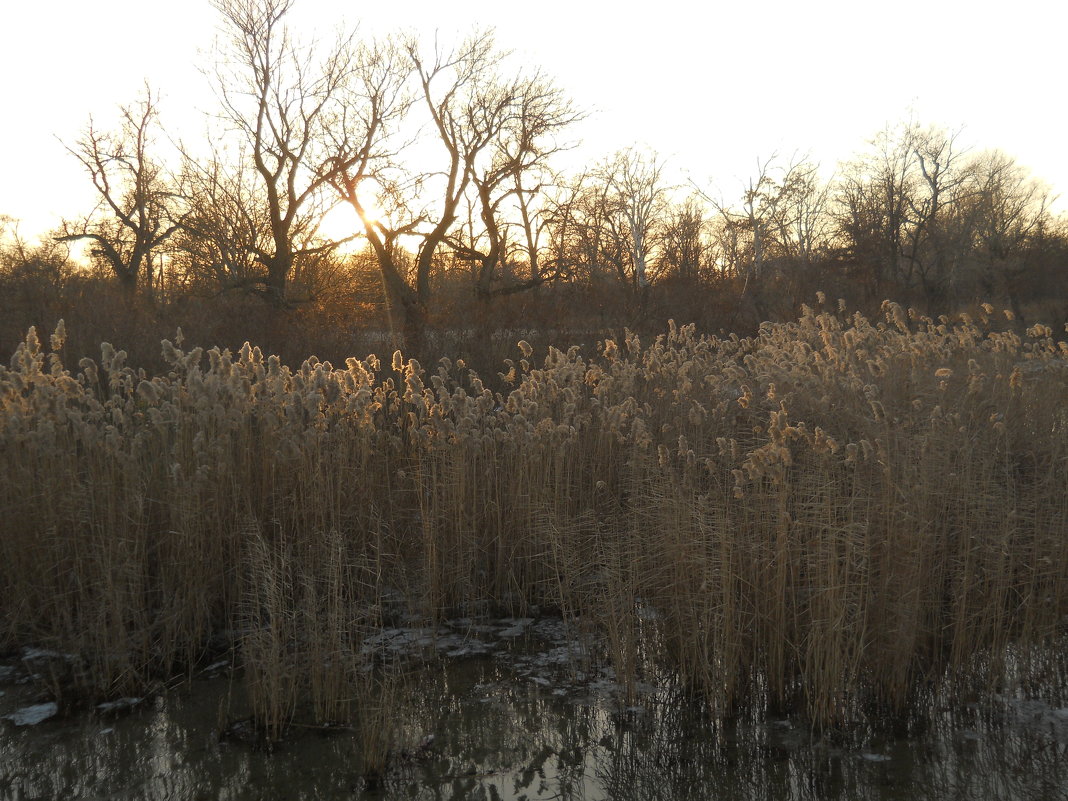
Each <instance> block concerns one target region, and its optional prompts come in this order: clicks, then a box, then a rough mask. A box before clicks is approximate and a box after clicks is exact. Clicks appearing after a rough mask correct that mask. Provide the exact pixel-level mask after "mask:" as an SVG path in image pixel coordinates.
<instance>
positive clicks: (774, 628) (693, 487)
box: [0, 303, 1068, 737]
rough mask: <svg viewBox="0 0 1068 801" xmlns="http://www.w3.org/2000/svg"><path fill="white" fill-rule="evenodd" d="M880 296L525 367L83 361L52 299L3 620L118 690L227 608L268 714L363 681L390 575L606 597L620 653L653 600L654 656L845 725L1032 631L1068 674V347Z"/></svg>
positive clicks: (11, 447)
mask: <svg viewBox="0 0 1068 801" xmlns="http://www.w3.org/2000/svg"><path fill="white" fill-rule="evenodd" d="M884 312H885V319H884V320H881V321H874V322H872V321H869V320H867V319H865V318H863V317H862V316H860V315H850V314H847V313H846V312H845V310H844V309H842V308H839V309H836V310H830V309H821V310H811V309H806V310H805V313H804V315H803V316H802V317H801V319H800V320H798V321H797V322H795V323H790V324H765V325H764V326H763V327H762V328H761V330H760V333H759V334H758V335H757V336H755V337H752V338H739V337H736V336H731V337H729V338H716V337H703V336H698V335H697V334H696V332H695V331H694V330H693V329H692V328H688V327H684V328H676V327H675V326H674V325H672V326H671V327H670V330H669V332H668V333H667V334H666V335H664V336H662V337H659V338H658V339H657V340H656V341H655V342H653V343H651V344H649V345H647V346H643V345H642V344H641V343H640V342H639V341H638V339H637V337H635V336H633V335H629V336H628V337H627V338H626V339H625V340H624V341H621V342H615V341H611V340H609V341H606V342H605V343H603V345H602V346H601V348H600V349H599V351H598V353H596V354H592V355H590V356H588V357H587V356H584V355H583V354H582V353H581V352H580V351H579V349H578V348H571V349H569V350H567V351H560V350H556V349H553V348H550V349H549V351H548V353H547V354H546V355H545V357H544V359H542V360H541V362H540V363H538V362H536V361H535V360H534V358H533V353H532V352H531V350H530V347H529V346H528V345H526V343H524V342H521V343H520V354H519V355H520V358H519V359H517V360H516V361H514V362H512V361H508V362H506V364H505V369H504V372H502V374H501V376H500V377H501V380H502V382H505V384H506V385H507V386H509V387H510V389H509V390H507V391H504V392H493V391H491V390H490V389H489V388H487V387H486V386H485V385H484V384H483V382H482V381H481V380H480V379H479V377H478V376H477V375H475V374H474V373H473V372H472V371H470V370H469V369H468V368H467V367H466V366H465V365H464V364H463V363H462V362H456V363H453V362H450V361H448V360H442V362H441V363H440V364H438V365H436V366H435V367H434V368H433V369H430V370H427V369H424V368H423V367H422V366H421V365H419V364H418V363H416V362H414V361H406V360H404V359H403V357H402V356H401V355H400V354H396V355H395V356H394V358H393V360H392V363H391V364H390V365H388V366H383V365H380V364H379V363H378V360H377V359H376V358H374V357H373V356H372V357H368V358H366V359H364V360H358V359H349V360H348V362H347V363H346V366H345V367H344V368H335V367H333V366H332V365H330V364H329V363H323V362H319V361H318V360H316V359H314V358H311V359H309V360H307V361H305V362H304V363H303V364H302V365H301V366H300V367H299V368H298V369H295V370H291V369H290V368H288V367H286V366H285V365H283V364H281V363H280V362H279V360H278V359H277V358H274V357H265V356H264V355H263V354H262V353H261V352H260V351H259V350H258V349H257V348H254V347H251V346H249V345H246V346H245V347H243V348H242V349H241V350H240V351H239V352H238V353H230V352H229V351H220V350H218V349H212V350H210V351H208V352H207V353H203V352H202V351H200V350H199V349H195V350H192V351H190V352H184V351H182V350H181V349H180V348H179V346H178V345H177V344H174V343H171V342H164V343H163V354H164V357H165V359H166V360H167V363H168V364H169V365H170V369H169V370H168V372H166V373H165V374H162V375H156V376H148V375H145V374H144V373H143V372H141V371H136V370H133V369H131V368H129V367H127V366H126V365H125V354H123V353H122V352H121V351H120V352H116V351H115V350H114V349H113V348H112V347H111V346H109V345H107V344H105V345H103V346H102V348H101V359H100V361H99V362H94V361H92V360H88V359H83V360H82V361H81V362H80V364H79V365H78V368H77V370H72V369H70V368H68V367H66V366H65V365H64V364H63V362H62V358H61V356H62V349H63V337H64V332H63V330H62V327H61V328H60V329H59V330H57V332H56V334H55V335H54V336H53V338H52V342H51V345H52V347H51V349H46V348H43V347H42V346H41V343H40V342H39V341H38V338H37V335H36V333H35V332H34V331H33V330H31V331H30V332H29V333H28V335H27V337H26V340H25V342H24V343H23V344H22V345H21V346H20V348H19V349H18V351H17V353H16V354H15V356H14V358H13V359H12V363H11V366H10V368H0V410H2V417H0V465H2V469H3V475H4V476H5V480H4V482H3V485H2V487H0V508H2V511H3V520H4V522H3V532H2V534H3V536H2V538H0V609H2V610H3V611H2V612H0V646H2V647H4V648H8V649H10V648H13V647H16V646H19V645H25V644H35V645H40V646H44V647H48V648H51V649H54V650H56V651H61V652H63V653H68V654H72V655H74V657H75V664H76V666H77V669H76V670H74V671H73V679H71V681H72V682H73V685H74V686H73V689H74V690H75V691H76V692H81V693H88V694H90V695H100V696H102V695H114V694H128V693H130V692H132V691H133V690H134V689H136V688H137V687H143V686H145V685H146V684H147V683H148V682H149V681H151V680H152V678H153V677H155V676H159V675H169V674H173V673H174V672H175V671H178V670H182V669H186V668H189V667H191V666H192V665H193V664H195V663H196V661H197V660H198V659H200V658H201V657H202V656H203V655H204V654H205V653H206V652H207V651H208V650H209V649H210V647H211V643H212V642H213V638H216V639H217V638H218V637H219V635H223V634H227V636H228V637H229V639H230V641H231V642H233V643H234V644H236V645H237V646H238V648H239V650H240V653H241V657H242V660H243V664H244V667H245V676H246V684H247V687H248V692H249V696H250V699H251V701H252V705H253V708H254V710H255V712H256V715H257V718H258V720H259V721H260V722H261V725H263V726H264V728H265V729H266V730H267V731H268V732H269V736H271V737H276V736H278V735H279V734H280V732H281V731H282V729H283V728H284V726H285V724H286V722H287V721H288V720H289V719H290V718H291V717H292V715H293V712H294V709H295V708H296V707H297V705H298V704H299V703H301V701H302V699H305V698H306V699H308V700H310V702H311V705H312V707H313V709H314V715H315V716H316V719H317V720H320V721H322V722H336V721H338V720H342V719H346V718H350V717H352V716H354V715H358V714H359V712H358V710H356V709H355V708H354V704H353V699H355V698H357V697H358V696H359V695H360V693H359V687H360V686H361V681H362V680H361V678H360V676H361V674H360V672H359V670H360V668H359V664H358V663H359V650H360V641H361V637H362V635H363V634H364V633H365V632H366V631H368V630H369V629H370V628H373V627H374V626H375V625H377V624H378V623H379V622H381V610H382V608H383V598H384V597H385V596H386V595H387V594H393V595H398V594H399V595H400V596H402V597H405V598H407V599H409V601H410V603H411V604H412V605H413V607H414V609H415V611H417V612H419V613H421V614H423V615H425V616H426V617H427V618H430V619H437V618H440V617H441V616H442V615H445V614H448V613H449V612H451V611H452V610H455V609H457V608H460V607H463V606H465V605H467V604H472V603H475V602H487V601H488V602H491V603H493V604H496V605H497V606H499V607H502V608H506V609H509V610H515V611H521V610H523V609H525V608H526V607H527V606H528V605H530V604H539V605H542V606H549V607H556V608H560V609H562V610H563V611H564V612H565V613H567V614H571V615H577V616H582V617H583V618H585V619H587V620H595V621H598V622H599V623H600V625H601V627H602V629H603V630H605V631H606V632H607V634H608V635H609V637H608V639H609V642H610V645H611V648H610V650H611V656H612V660H613V663H614V664H615V666H616V669H617V671H618V672H619V673H620V679H621V681H622V682H623V684H624V686H626V687H633V682H634V680H635V677H636V675H637V672H638V671H639V669H640V662H641V658H640V656H641V654H642V653H644V652H643V651H642V648H643V645H642V640H643V635H642V633H641V632H642V626H643V623H642V621H641V620H639V612H640V611H641V609H639V606H641V607H642V608H644V609H654V610H655V611H656V638H655V640H656V642H658V643H662V650H663V653H661V654H659V655H657V658H658V659H660V660H661V661H663V662H665V663H666V664H668V665H670V666H671V667H672V668H673V669H675V670H677V671H678V673H679V675H680V676H681V677H682V678H683V679H684V680H685V682H686V683H687V684H688V685H690V686H693V687H695V688H697V689H699V690H700V691H701V692H702V693H704V695H705V696H706V697H707V698H708V700H709V702H710V703H711V704H712V706H713V708H714V709H716V710H718V712H719V713H720V714H730V713H731V712H732V711H733V710H735V709H737V708H739V706H740V705H744V704H747V703H758V704H764V705H769V706H776V707H786V708H795V707H796V708H803V709H804V710H806V711H807V713H808V714H809V716H810V717H811V718H812V719H813V720H814V721H816V722H819V723H822V724H837V723H844V722H847V721H849V720H851V719H855V716H856V715H858V714H859V713H862V712H863V711H864V710H871V709H878V710H887V709H889V710H902V709H904V708H906V707H907V706H908V704H909V703H910V701H911V700H912V699H914V698H917V697H919V695H921V694H922V693H924V692H927V691H929V689H930V688H931V687H933V686H934V687H943V688H948V689H949V690H950V691H951V692H956V691H957V690H960V691H964V689H965V688H968V687H971V688H974V687H976V686H980V687H993V686H996V685H998V683H999V682H1001V681H1003V679H1004V678H1005V675H1006V671H1007V669H1008V662H1007V661H1006V660H1007V658H1008V657H1007V654H1009V652H1010V651H1012V652H1013V653H1015V654H1017V655H1027V654H1033V655H1035V660H1034V663H1035V665H1041V666H1043V667H1042V669H1043V670H1045V671H1047V673H1052V674H1053V675H1060V676H1064V675H1065V670H1064V666H1063V664H1059V663H1058V665H1059V666H1054V667H1053V668H1051V667H1050V666H1049V652H1048V650H1045V651H1044V650H1043V649H1044V648H1048V646H1050V645H1051V644H1053V643H1054V642H1056V641H1057V639H1058V638H1059V637H1063V636H1064V628H1065V620H1066V615H1068V548H1066V547H1065V543H1066V541H1068V406H1066V405H1065V403H1064V398H1065V397H1066V389H1068V346H1066V345H1065V344H1064V342H1062V341H1059V340H1058V339H1056V338H1055V337H1054V336H1053V332H1052V331H1051V330H1050V329H1049V328H1046V327H1044V326H1036V327H1034V328H1032V329H1030V330H1029V332H1028V334H1027V336H1026V337H1024V338H1021V337H1020V336H1017V335H1016V334H1014V333H1012V332H1011V331H1002V330H998V328H997V327H996V326H995V325H994V321H993V320H987V319H982V320H978V321H975V320H971V319H967V318H962V319H960V320H956V321H950V320H948V319H945V318H942V319H939V320H929V319H925V318H921V317H918V316H917V315H915V314H913V313H911V312H908V311H906V310H904V309H902V308H901V307H899V306H897V305H896V304H891V303H887V304H885V305H884ZM639 599H640V600H639ZM1040 654H1041V657H1039V655H1040ZM1055 661H1056V660H1055ZM1062 661H1063V657H1062ZM1024 662H1026V660H1024ZM1019 664H1021V660H1020V658H1016V660H1015V661H1014V662H1013V665H1016V666H1018V665H1019ZM1014 669H1018V668H1015V667H1014ZM1036 669H1037V668H1036ZM1024 672H1025V673H1026V669H1025V670H1024ZM955 688H956V689H955ZM1061 689H1062V690H1063V689H1064V688H1061ZM357 706H358V704H357Z"/></svg>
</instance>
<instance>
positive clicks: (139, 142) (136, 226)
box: [56, 85, 184, 294]
mask: <svg viewBox="0 0 1068 801" xmlns="http://www.w3.org/2000/svg"><path fill="white" fill-rule="evenodd" d="M157 104H158V97H157V96H156V95H154V94H153V93H152V90H151V89H150V88H149V87H148V86H147V85H146V87H145V93H144V96H143V97H142V98H141V99H140V100H138V101H137V102H136V103H134V104H132V105H129V106H122V107H121V122H120V126H119V130H118V131H117V132H104V131H100V130H98V129H97V128H96V127H95V126H94V124H93V121H92V120H91V119H90V121H89V124H88V125H87V126H86V129H85V131H84V132H83V133H82V135H81V137H80V138H79V139H78V141H77V142H76V143H75V144H74V145H73V146H71V147H68V148H67V149H68V150H69V151H70V152H71V153H72V154H73V155H74V156H75V157H76V158H77V159H78V161H80V162H81V164H82V166H83V167H85V169H86V171H87V172H88V173H89V176H90V178H91V179H92V181H93V186H94V187H95V188H96V192H97V195H98V196H99V202H98V203H97V206H96V208H95V209H94V210H93V211H92V212H91V213H90V214H88V215H87V216H86V217H84V218H82V219H81V220H80V221H78V222H72V221H64V222H63V224H62V228H61V232H60V234H59V235H58V236H57V237H56V239H57V241H60V242H75V241H79V240H88V241H89V242H91V243H92V247H91V250H90V253H91V254H92V256H93V257H94V258H96V259H99V260H101V261H102V262H103V263H104V264H106V265H107V267H108V269H109V270H110V271H111V272H112V273H113V274H114V275H115V277H116V278H118V280H119V283H120V284H121V285H122V287H123V288H124V289H125V290H127V291H128V292H129V293H131V294H132V293H133V292H134V291H135V290H136V289H137V288H138V286H139V285H142V284H144V285H148V286H149V287H151V285H152V281H153V278H154V268H155V266H156V264H155V261H154V257H155V256H157V255H158V253H159V250H160V247H161V245H162V244H163V243H164V242H165V241H166V240H167V239H168V238H169V237H170V236H171V235H172V234H174V232H175V231H176V230H177V229H178V226H179V224H180V223H181V220H182V215H183V213H184V211H183V204H182V201H181V198H180V196H179V193H178V192H177V190H176V189H175V187H174V186H173V181H172V180H171V179H170V178H169V177H168V176H167V175H166V174H165V172H164V170H163V167H162V166H161V165H160V163H159V162H157V161H156V160H155V159H153V158H152V156H151V154H150V151H151V149H152V146H153V144H154V136H155V129H156V128H157V126H158V122H159V120H158V110H157Z"/></svg>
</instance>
